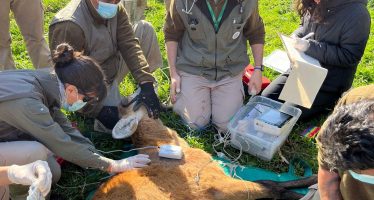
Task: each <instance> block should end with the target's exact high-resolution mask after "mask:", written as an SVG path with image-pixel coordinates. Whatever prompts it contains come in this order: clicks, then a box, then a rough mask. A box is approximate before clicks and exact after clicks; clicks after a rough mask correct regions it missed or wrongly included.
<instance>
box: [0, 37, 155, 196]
mask: <svg viewBox="0 0 374 200" xmlns="http://www.w3.org/2000/svg"><path fill="white" fill-rule="evenodd" d="M53 61H54V63H55V65H54V70H52V71H51V72H47V71H45V70H17V71H2V72H0V166H8V165H26V164H29V163H32V162H34V161H37V160H44V161H47V162H48V165H49V168H50V169H51V172H52V181H54V182H57V181H58V179H59V177H60V167H59V165H58V164H57V162H56V161H55V159H54V158H53V156H54V155H55V156H59V157H62V158H63V159H65V160H67V161H69V162H72V163H74V164H76V165H79V166H81V167H84V168H96V169H100V170H104V171H108V172H112V173H118V172H121V171H125V170H130V169H133V168H138V167H144V166H146V164H147V163H148V162H150V160H149V159H148V156H147V155H137V156H134V157H130V158H128V159H123V160H118V161H115V160H111V159H108V158H105V157H104V156H102V155H101V154H100V153H99V152H98V151H97V150H96V149H95V147H94V146H93V144H92V142H91V141H90V140H89V139H87V138H85V137H83V136H82V134H81V133H80V132H79V131H78V130H76V129H75V128H73V127H72V126H71V123H70V122H69V120H68V119H67V118H66V116H65V115H64V114H63V112H61V108H62V109H65V110H68V111H76V110H80V109H81V108H83V107H85V106H86V105H89V104H95V103H99V102H101V101H102V100H103V99H104V98H105V97H106V93H107V86H106V81H105V77H104V75H103V72H102V71H101V69H100V67H99V66H98V64H97V63H96V62H95V61H94V60H92V59H91V58H89V57H87V56H83V55H82V54H80V53H79V52H74V49H73V48H72V47H71V46H70V45H68V44H60V45H59V46H58V47H57V48H56V50H55V51H54V53H53ZM27 169H29V168H27ZM31 169H34V168H32V167H31ZM16 171H17V170H16ZM8 172H9V171H8ZM11 172H13V175H14V176H15V177H17V178H18V179H16V180H18V182H15V183H17V184H23V185H31V184H32V183H33V181H36V180H34V179H32V174H33V173H35V172H34V171H32V170H25V171H19V170H18V172H14V170H13V171H11ZM14 173H16V174H14ZM17 173H19V174H20V175H19V176H18V175H17ZM8 174H9V173H8ZM10 174H11V173H10ZM11 175H12V174H11ZM9 178H11V176H9ZM0 179H1V177H0ZM13 180H14V179H13ZM0 182H1V180H0ZM36 182H37V183H39V182H43V181H36ZM37 186H40V187H39V189H40V190H41V191H43V194H46V192H45V191H46V189H45V186H44V185H43V184H39V185H37ZM1 191H2V189H1V188H0V196H2V194H1ZM10 191H11V194H10V195H11V196H12V198H16V196H17V198H18V197H19V195H24V193H23V194H22V191H24V192H27V189H26V190H25V188H24V186H19V185H11V187H10ZM47 191H49V189H47ZM47 193H48V192H47Z"/></svg>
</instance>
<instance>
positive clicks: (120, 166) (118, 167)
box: [109, 154, 151, 173]
mask: <svg viewBox="0 0 374 200" xmlns="http://www.w3.org/2000/svg"><path fill="white" fill-rule="evenodd" d="M149 162H151V160H150V159H149V156H148V155H145V154H138V155H136V156H131V157H128V158H125V159H122V160H113V161H112V163H111V165H110V166H109V172H110V173H120V172H123V171H128V170H132V169H135V168H142V167H145V166H147V164H148V163H149Z"/></svg>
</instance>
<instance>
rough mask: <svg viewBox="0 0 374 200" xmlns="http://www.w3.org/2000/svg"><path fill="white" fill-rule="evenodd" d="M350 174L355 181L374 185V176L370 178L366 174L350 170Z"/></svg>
mask: <svg viewBox="0 0 374 200" xmlns="http://www.w3.org/2000/svg"><path fill="white" fill-rule="evenodd" d="M349 173H350V174H351V175H352V177H353V178H354V179H356V180H358V181H361V182H364V183H368V184H372V185H374V176H370V175H366V174H358V173H356V172H354V171H352V170H349Z"/></svg>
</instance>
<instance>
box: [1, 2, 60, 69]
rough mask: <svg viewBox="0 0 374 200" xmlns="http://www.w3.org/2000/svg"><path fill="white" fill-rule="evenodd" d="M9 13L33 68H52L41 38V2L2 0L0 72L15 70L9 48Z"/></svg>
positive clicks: (42, 21) (46, 46) (45, 46)
mask: <svg viewBox="0 0 374 200" xmlns="http://www.w3.org/2000/svg"><path fill="white" fill-rule="evenodd" d="M10 11H12V12H13V15H14V18H15V20H16V22H17V25H18V27H19V28H20V30H21V34H22V36H23V39H24V40H25V43H26V48H27V52H28V54H29V56H30V58H31V62H32V64H33V65H34V67H35V68H42V67H52V66H53V65H52V60H51V55H50V51H49V47H48V45H47V43H46V41H45V39H44V37H43V34H44V32H43V23H44V16H43V11H44V10H43V6H42V2H41V0H2V1H1V6H0V71H1V70H6V69H15V64H14V61H13V58H12V50H11V48H10V44H11V37H10V33H9V25H10V18H9V13H10Z"/></svg>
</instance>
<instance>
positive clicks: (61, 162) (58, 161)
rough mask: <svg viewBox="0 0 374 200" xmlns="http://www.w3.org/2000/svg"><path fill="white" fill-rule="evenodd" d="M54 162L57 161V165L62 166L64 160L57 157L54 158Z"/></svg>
mask: <svg viewBox="0 0 374 200" xmlns="http://www.w3.org/2000/svg"><path fill="white" fill-rule="evenodd" d="M56 161H57V163H58V164H59V165H60V166H62V164H63V163H64V162H65V160H64V159H63V158H61V157H58V156H56Z"/></svg>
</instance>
